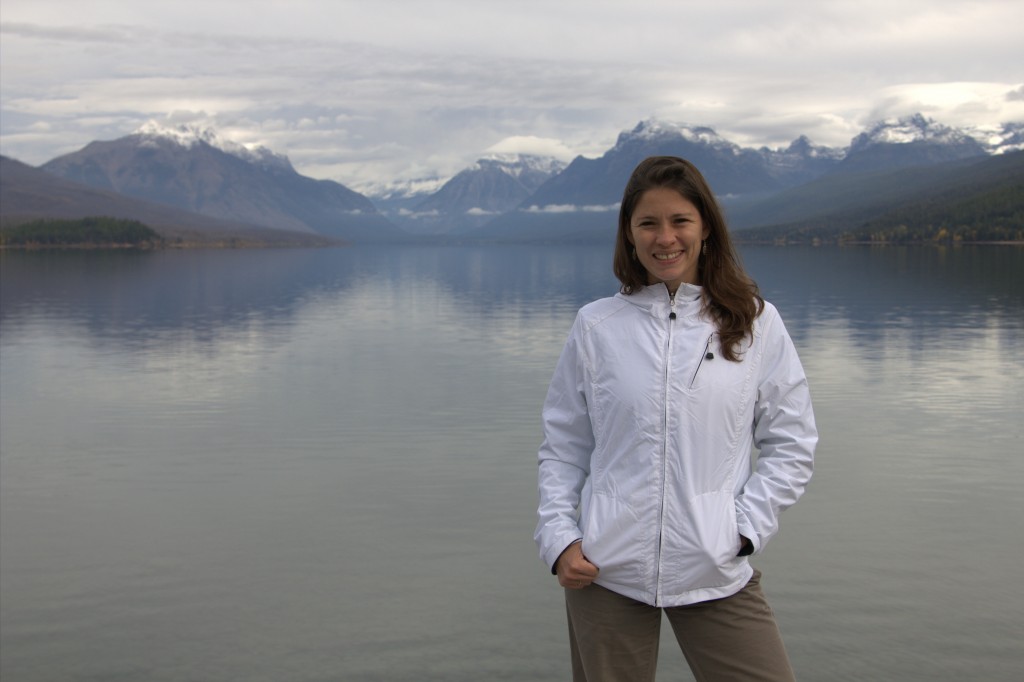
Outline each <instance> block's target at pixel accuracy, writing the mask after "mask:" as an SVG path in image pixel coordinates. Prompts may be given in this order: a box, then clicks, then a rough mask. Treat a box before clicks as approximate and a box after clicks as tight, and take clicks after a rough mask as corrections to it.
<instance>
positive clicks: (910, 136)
mask: <svg viewBox="0 0 1024 682" xmlns="http://www.w3.org/2000/svg"><path fill="white" fill-rule="evenodd" d="M968 139H970V137H969V136H968V135H967V134H966V133H964V132H963V131H961V130H957V129H956V128H950V127H949V126H945V125H942V124H941V123H936V122H935V121H934V120H932V119H930V118H925V116H924V115H922V114H919V113H918V114H913V115H911V116H903V117H900V118H888V119H883V120H881V121H878V122H877V123H875V124H874V125H872V126H871V127H870V128H869V129H868V130H866V131H865V132H863V133H861V134H860V135H858V136H857V137H855V138H853V141H852V143H851V150H855V149H858V148H863V147H867V146H871V145H876V144H911V143H915V142H929V143H937V144H959V143H962V142H964V141H965V140H968Z"/></svg>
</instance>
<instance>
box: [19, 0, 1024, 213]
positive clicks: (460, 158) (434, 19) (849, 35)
mask: <svg viewBox="0 0 1024 682" xmlns="http://www.w3.org/2000/svg"><path fill="white" fill-rule="evenodd" d="M197 17H202V20H201V21H197ZM538 17H543V20H542V21H541V20H538ZM3 20H4V21H3V23H2V24H0V30H2V34H3V35H2V40H0V50H2V55H0V57H2V58H0V114H2V115H0V147H2V151H3V153H4V154H7V155H11V156H15V157H16V158H19V159H21V160H24V161H27V162H29V163H34V164H38V163H43V162H45V161H47V160H49V159H51V158H53V157H54V156H56V155H58V154H60V153H66V152H68V151H73V150H74V149H78V148H81V147H82V146H84V145H85V144H87V143H88V142H90V141H92V140H95V139H113V138H115V137H120V136H122V135H126V134H129V133H130V132H132V131H133V130H134V129H136V128H138V127H139V126H140V125H142V123H144V122H145V121H146V120H149V119H157V120H167V121H168V122H172V123H182V122H193V121H200V120H201V121H202V123H203V124H204V125H209V126H212V127H214V128H216V129H217V130H218V132H219V133H220V134H221V135H222V136H223V137H225V138H227V139H231V140H233V141H236V142H239V143H243V144H262V145H264V146H266V147H268V148H270V149H271V150H273V151H275V152H278V153H282V154H286V155H288V157H289V158H290V159H291V161H292V163H293V165H294V166H295V168H296V169H297V170H298V171H299V172H301V173H304V174H307V175H311V176H313V177H321V178H329V179H333V180H337V181H339V182H342V183H344V184H346V185H348V186H350V187H352V188H353V189H357V190H362V189H365V188H369V187H380V186H382V185H384V184H387V183H390V182H401V183H405V184H409V183H412V182H413V181H417V180H422V179H425V178H429V179H430V181H431V182H434V181H436V180H437V179H439V178H444V177H451V176H452V175H454V174H455V173H457V172H458V171H460V170H462V169H464V168H466V167H468V166H469V165H471V164H472V163H473V162H474V161H475V160H476V159H478V158H480V156H482V155H485V154H487V153H536V154H543V155H549V156H555V157H557V158H559V159H562V160H565V161H568V160H571V159H572V158H574V157H575V156H577V155H584V156H595V155H599V154H601V153H603V152H604V151H605V150H607V149H608V148H609V147H611V146H612V145H613V144H614V142H615V139H616V137H617V136H618V134H619V132H620V131H622V130H624V129H627V128H631V127H632V126H633V125H635V123H636V122H637V121H639V120H643V119H646V118H649V117H650V116H652V115H655V116H658V117H660V118H664V119H666V120H672V121H678V122H685V123H690V124H696V125H707V126H710V127H712V128H714V129H715V130H716V131H717V132H718V133H719V134H720V135H722V136H724V137H726V138H728V139H730V140H733V141H735V142H737V143H739V144H743V145H746V146H760V145H766V146H771V147H778V146H784V145H786V144H788V143H789V142H790V141H792V140H793V139H794V138H796V137H797V136H798V135H801V134H806V135H808V136H809V137H810V138H811V139H812V140H813V141H814V142H815V143H817V144H827V145H831V146H845V145H846V144H848V143H849V141H850V139H851V138H852V137H854V136H855V135H856V134H857V133H859V132H861V131H862V130H863V128H864V126H865V125H867V124H869V123H870V122H872V118H873V117H887V116H891V115H904V114H906V113H914V109H915V107H917V108H919V110H921V111H922V112H923V113H925V114H927V115H929V116H931V117H932V118H934V119H935V120H937V121H939V122H941V123H946V124H948V125H961V124H963V123H965V122H971V123H973V124H979V125H981V124H987V125H991V124H994V123H997V122H999V121H1010V120H1024V113H1022V110H1021V106H1022V105H1021V103H1022V101H1024V89H1022V87H1021V84H1020V80H1019V79H1020V75H1019V66H1018V64H1019V61H1020V49H1019V47H1018V44H1019V37H1018V36H1017V35H1016V34H1017V32H1018V29H1017V27H1018V26H1020V25H1021V24H1022V23H1024V5H1022V4H1021V3H1008V2H1000V1H999V0H946V1H943V2H934V0H927V1H926V0H906V1H905V2H901V3H892V2H891V1H890V0H886V2H882V1H881V0H863V1H862V2H860V3H838V2H833V3H811V4H807V3H805V2H799V3H797V2H795V1H789V2H787V1H786V0H782V1H780V2H777V3H763V2H760V1H755V0H727V1H726V2H722V3H717V4H715V3H708V4H705V5H700V6H694V5H692V4H690V3H679V2H677V1H676V0H638V2H635V3H629V4H623V3H618V2H611V1H610V0H609V1H606V0H587V1H584V0H565V1H564V2H558V3H550V2H544V1H542V0H523V1H522V2H519V3H484V2H477V1H475V0H474V1H470V0H416V1H413V0H381V1H380V2H374V3H368V2H361V1H356V0H334V1H332V2H327V1H325V0H296V1H295V2H293V3H280V2H274V1H272V0H247V1H245V2H242V1H241V0H223V1H221V2H215V3H211V2H208V0H204V2H202V3H200V2H197V0H178V1H177V2H175V3H172V4H166V3H164V4H160V3H156V4H154V3H139V2H131V1H129V0H97V1H96V2H89V3H67V2H66V1H65V0H4V12H3ZM667 46H671V47H667ZM193 117H194V118H193ZM580 210H582V209H580Z"/></svg>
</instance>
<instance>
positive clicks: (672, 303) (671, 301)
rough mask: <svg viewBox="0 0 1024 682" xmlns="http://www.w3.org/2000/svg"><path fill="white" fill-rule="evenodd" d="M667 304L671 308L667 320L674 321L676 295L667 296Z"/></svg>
mask: <svg viewBox="0 0 1024 682" xmlns="http://www.w3.org/2000/svg"><path fill="white" fill-rule="evenodd" d="M668 304H669V306H670V307H671V308H672V311H671V312H670V313H669V314H668V319H670V320H674V319H676V295H675V294H669V295H668Z"/></svg>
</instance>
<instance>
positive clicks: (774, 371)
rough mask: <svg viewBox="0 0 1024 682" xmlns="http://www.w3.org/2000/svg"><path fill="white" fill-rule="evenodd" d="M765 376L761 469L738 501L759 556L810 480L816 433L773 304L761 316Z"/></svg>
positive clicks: (743, 528) (758, 435) (757, 435)
mask: <svg viewBox="0 0 1024 682" xmlns="http://www.w3.org/2000/svg"><path fill="white" fill-rule="evenodd" d="M763 322H764V326H763V328H762V334H763V338H762V343H763V344H764V350H763V355H762V359H761V371H760V377H759V381H758V387H757V398H756V402H755V404H754V424H753V429H754V433H753V436H754V445H755V447H757V448H758V450H759V453H758V457H757V465H756V467H755V468H754V472H753V474H752V475H751V476H750V478H749V479H747V482H746V484H745V485H744V486H743V489H742V490H741V491H740V495H739V497H738V498H737V500H736V510H737V522H738V524H739V532H740V535H742V536H744V537H746V538H748V539H749V540H750V542H751V544H752V545H753V553H755V554H756V553H758V552H760V551H761V550H762V549H763V548H764V546H765V544H766V543H767V542H768V540H770V539H771V538H772V537H773V536H774V535H775V533H776V532H778V529H779V514H780V513H781V512H782V510H784V509H786V508H787V507H789V506H790V505H792V504H793V503H794V502H796V501H797V500H798V499H799V498H800V496H801V495H802V494H803V492H804V489H805V488H806V486H807V482H808V481H809V480H810V478H811V472H812V469H813V465H814V449H815V446H816V445H817V442H818V430H817V427H816V426H815V423H814V412H813V410H812V408H811V395H810V390H809V389H808V386H807V377H806V376H805V375H804V370H803V366H802V365H801V364H800V358H799V357H797V353H796V348H795V347H794V346H793V341H792V339H790V337H789V334H788V333H787V332H786V328H785V325H784V324H783V323H782V319H781V318H780V317H779V315H778V313H777V312H776V311H775V309H774V308H773V307H770V304H769V306H768V307H766V309H765V314H763Z"/></svg>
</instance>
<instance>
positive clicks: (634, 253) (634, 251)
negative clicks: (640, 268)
mask: <svg viewBox="0 0 1024 682" xmlns="http://www.w3.org/2000/svg"><path fill="white" fill-rule="evenodd" d="M633 260H640V259H639V258H637V257H636V249H633Z"/></svg>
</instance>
